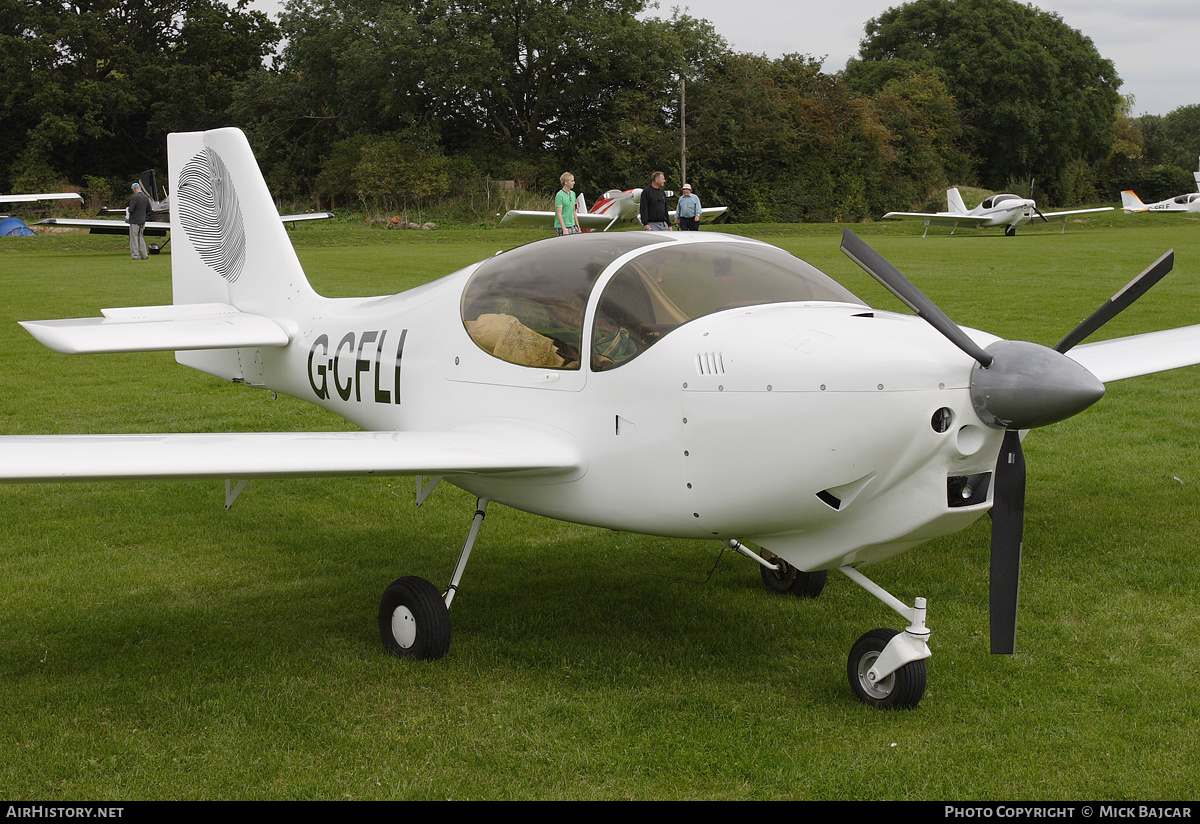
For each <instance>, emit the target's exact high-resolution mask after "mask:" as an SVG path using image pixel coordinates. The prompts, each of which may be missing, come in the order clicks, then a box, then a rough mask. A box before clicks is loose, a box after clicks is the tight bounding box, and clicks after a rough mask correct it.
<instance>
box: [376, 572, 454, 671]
mask: <svg viewBox="0 0 1200 824" xmlns="http://www.w3.org/2000/svg"><path fill="white" fill-rule="evenodd" d="M379 640H380V641H382V642H383V647H384V649H386V650H387V651H388V652H390V653H392V654H393V655H398V656H400V657H402V658H423V659H425V660H427V661H433V660H435V659H437V658H441V657H442V656H443V655H445V654H446V652H447V651H448V650H449V649H450V610H449V609H448V608H447V607H446V602H445V601H444V600H443V599H442V594H441V593H440V592H438V590H437V587H435V586H434V585H433V584H431V583H429V582H428V581H426V580H425V579H424V578H417V577H416V576H413V575H408V576H405V577H404V578H397V579H396V580H395V581H392V583H391V585H390V586H389V587H388V588H387V589H386V590H384V593H383V599H382V600H380V602H379Z"/></svg>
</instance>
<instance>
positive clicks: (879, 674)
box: [840, 566, 931, 709]
mask: <svg viewBox="0 0 1200 824" xmlns="http://www.w3.org/2000/svg"><path fill="white" fill-rule="evenodd" d="M840 569H841V571H842V573H843V574H845V576H846V577H847V578H849V579H850V580H851V581H854V583H856V584H858V585H859V586H860V587H862V588H863V589H865V590H866V591H867V592H869V593H871V594H872V595H874V596H875V597H876V598H878V599H879V600H880V601H882V602H883V603H885V604H887V605H888V606H889V607H891V608H892V609H893V610H895V611H896V612H897V613H899V615H900V616H901V617H902V618H904V619H906V620H907V621H908V622H909V625H908V627H906V628H905V630H904V632H896V631H895V630H893V629H873V630H871V631H870V632H868V633H866V634H865V635H863V636H862V637H861V638H859V639H858V641H857V642H855V644H854V646H853V647H852V648H851V650H850V659H849V661H848V662H847V665H846V675H847V677H848V678H849V680H850V689H851V690H852V691H853V692H854V695H855V697H856V698H858V699H859V700H860V701H862V702H863V703H864V704H869V705H870V706H873V707H880V708H883V709H911V708H912V707H915V706H916V705H917V704H919V703H920V702H921V699H922V698H923V697H924V695H925V659H926V658H928V657H929V656H930V654H931V653H930V652H929V644H928V641H929V630H928V629H926V627H925V599H924V598H917V599H916V600H915V602H914V605H913V606H912V607H907V606H905V605H904V604H903V603H902V602H901V601H899V600H897V599H896V598H895V597H893V596H892V595H891V594H889V593H888V592H887V591H886V590H884V589H883V588H882V587H880V586H879V585H878V584H876V583H875V582H874V581H872V580H870V579H869V578H867V576H865V575H863V574H862V573H861V572H859V571H858V570H857V569H855V568H854V567H851V566H843V567H841V568H840Z"/></svg>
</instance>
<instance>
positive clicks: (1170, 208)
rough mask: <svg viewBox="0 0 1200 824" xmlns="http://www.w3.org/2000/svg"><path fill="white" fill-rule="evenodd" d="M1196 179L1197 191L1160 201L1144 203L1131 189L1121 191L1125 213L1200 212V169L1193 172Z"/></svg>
mask: <svg viewBox="0 0 1200 824" xmlns="http://www.w3.org/2000/svg"><path fill="white" fill-rule="evenodd" d="M1192 177H1194V178H1195V179H1196V191H1195V192H1191V193H1189V194H1183V195H1180V196H1179V197H1171V198H1167V199H1166V200H1160V201H1158V203H1142V199H1141V198H1140V197H1138V196H1137V195H1136V194H1134V193H1133V192H1132V191H1131V190H1129V189H1126V190H1125V191H1123V192H1121V207H1122V208H1123V209H1124V211H1125V214H1127V215H1128V214H1132V213H1133V212H1188V213H1192V214H1196V213H1200V171H1195V172H1192Z"/></svg>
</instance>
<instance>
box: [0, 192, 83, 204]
mask: <svg viewBox="0 0 1200 824" xmlns="http://www.w3.org/2000/svg"><path fill="white" fill-rule="evenodd" d="M35 200H78V201H79V202H80V203H83V195H77V194H73V193H71V192H56V193H54V194H45V195H0V203H33V202H34V201H35Z"/></svg>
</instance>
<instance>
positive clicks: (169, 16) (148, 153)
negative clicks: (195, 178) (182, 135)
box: [0, 0, 278, 189]
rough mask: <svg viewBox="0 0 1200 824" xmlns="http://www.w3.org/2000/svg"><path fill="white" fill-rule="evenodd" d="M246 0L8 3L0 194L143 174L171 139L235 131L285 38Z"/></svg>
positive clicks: (0, 17)
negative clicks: (45, 183) (31, 185)
mask: <svg viewBox="0 0 1200 824" xmlns="http://www.w3.org/2000/svg"><path fill="white" fill-rule="evenodd" d="M246 5H247V3H246V0H239V2H238V4H237V5H236V6H235V7H232V8H231V7H229V6H228V5H226V4H225V3H222V2H219V1H218V0H159V1H158V2H155V3H133V2H128V0H78V2H45V0H0V67H2V68H3V76H4V78H5V83H6V85H7V89H6V91H5V95H4V97H3V98H0V130H2V131H3V133H4V135H5V137H6V139H5V141H4V145H3V146H0V189H9V188H10V187H13V186H14V184H16V185H17V187H18V188H19V187H20V185H21V184H22V183H25V182H29V181H30V180H31V179H33V178H37V179H41V180H48V179H60V180H64V181H66V180H74V181H80V180H83V179H84V177H85V175H92V176H98V177H104V176H122V177H126V178H127V177H130V176H132V175H136V174H137V173H138V172H140V171H141V170H142V169H145V168H147V167H149V166H154V165H156V164H161V163H162V161H163V160H164V159H165V153H166V135H167V132H169V131H177V130H185V129H197V128H211V127H214V126H219V125H227V117H228V109H229V107H230V104H231V102H232V99H233V94H234V90H235V87H236V85H237V84H238V83H239V82H240V81H241V79H242V78H243V77H245V75H246V74H247V73H249V72H251V71H254V70H255V69H256V67H257V66H258V65H259V64H260V63H261V61H262V59H263V56H264V55H266V54H267V53H269V52H270V51H271V49H272V48H273V47H274V44H275V42H276V39H277V37H278V32H277V30H276V28H275V26H274V24H272V23H271V22H270V21H269V20H268V18H267V17H266V15H264V14H262V13H261V12H253V11H248V10H247V9H246Z"/></svg>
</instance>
